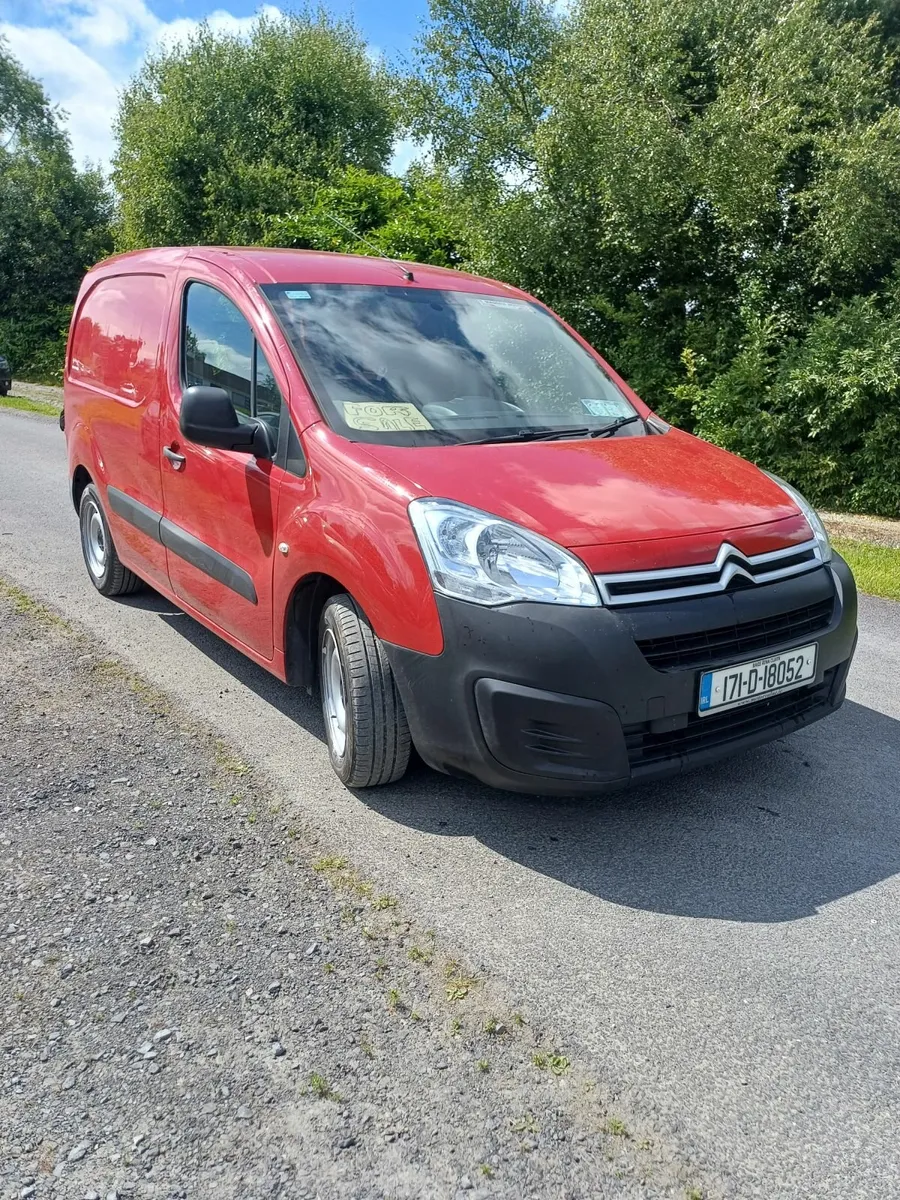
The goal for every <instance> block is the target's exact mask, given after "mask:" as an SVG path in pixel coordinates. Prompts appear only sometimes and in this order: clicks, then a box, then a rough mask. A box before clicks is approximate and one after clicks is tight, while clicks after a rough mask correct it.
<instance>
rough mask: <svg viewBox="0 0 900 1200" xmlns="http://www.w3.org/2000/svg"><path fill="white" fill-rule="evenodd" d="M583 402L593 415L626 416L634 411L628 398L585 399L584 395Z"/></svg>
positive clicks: (584, 406) (583, 405)
mask: <svg viewBox="0 0 900 1200" xmlns="http://www.w3.org/2000/svg"><path fill="white" fill-rule="evenodd" d="M581 404H582V407H583V408H584V409H586V411H587V412H589V413H590V414H591V416H592V417H626V416H631V413H632V411H633V410H632V408H631V405H630V404H629V403H628V402H627V401H626V400H585V399H584V397H582V400H581Z"/></svg>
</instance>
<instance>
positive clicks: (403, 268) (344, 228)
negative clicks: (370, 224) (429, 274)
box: [327, 212, 415, 283]
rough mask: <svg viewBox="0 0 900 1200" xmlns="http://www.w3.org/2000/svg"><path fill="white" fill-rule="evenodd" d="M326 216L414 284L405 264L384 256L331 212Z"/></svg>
mask: <svg viewBox="0 0 900 1200" xmlns="http://www.w3.org/2000/svg"><path fill="white" fill-rule="evenodd" d="M327 216H329V217H331V219H332V221H334V223H335V225H340V227H341V229H343V230H344V232H345V233H349V234H352V236H353V237H355V238H356V240H357V241H358V242H362V243H363V245H364V246H368V247H369V249H370V250H374V251H375V253H376V254H377V255H378V257H379V258H383V259H385V260H386V261H387V262H389V263H393V264H394V266H395V267H399V268H400V270H401V271H402V272H403V278H404V279H408V280H409V281H410V282H411V283H415V276H414V275H413V273H412V271H411V270H410V269H409V267H408V266H406V264H405V263H402V262H400V261H399V260H398V259H396V258H391V256H390V255H389V254H385V252H384V251H383V250H380V249H379V248H378V247H377V246H376V245H375V243H374V242H370V241H369V239H368V238H366V237H363V235H362V234H361V233H360V232H359V230H357V229H354V228H353V226H352V225H348V224H347V222H346V221H342V220H341V218H340V217H336V216H335V215H334V213H333V212H330V213H327Z"/></svg>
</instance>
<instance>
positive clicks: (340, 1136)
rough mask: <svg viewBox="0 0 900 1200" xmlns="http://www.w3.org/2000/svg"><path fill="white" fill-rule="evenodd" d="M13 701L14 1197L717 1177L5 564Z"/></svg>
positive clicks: (7, 828)
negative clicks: (681, 1152) (12, 584)
mask: <svg viewBox="0 0 900 1200" xmlns="http://www.w3.org/2000/svg"><path fill="white" fill-rule="evenodd" d="M0 722H2V728H3V731H4V737H3V739H2V742H0V778H2V779H3V781H4V783H3V787H2V790H0V863H2V873H3V884H2V891H0V967H2V969H0V1005H2V1011H3V1014H4V1020H3V1029H2V1034H0V1196H2V1197H3V1198H4V1200H6V1198H9V1200H12V1198H13V1197H31V1196H34V1197H60V1198H64V1200H70V1198H71V1200H84V1198H87V1197H96V1198H98V1200H101V1198H102V1200H109V1198H110V1197H114V1198H116V1200H122V1198H130V1197H167V1198H171V1200H185V1198H188V1197H191V1198H193V1197H196V1198H197V1200H207V1198H209V1197H224V1198H234V1200H264V1198H269V1197H286V1198H288V1197H289V1198H291V1200H294V1198H296V1200H305V1198H307V1197H308V1198H310V1200H312V1198H313V1197H322V1200H326V1198H331V1197H353V1198H356V1197H359V1198H360V1200H362V1198H363V1197H365V1198H366V1200H369V1198H372V1200H376V1198H380V1197H385V1198H386V1197H388V1196H390V1197H392V1198H394V1200H399V1198H401V1197H410V1198H413V1197H424V1196H438V1197H452V1198H455V1200H459V1198H460V1197H462V1198H469V1197H473V1198H474V1197H482V1198H483V1197H494V1196H502V1197H510V1198H512V1197H515V1198H516V1200H518V1198H521V1197H535V1198H540V1200H546V1198H550V1197H560V1198H561V1200H562V1198H563V1197H572V1198H574V1197H579V1198H580V1197H610V1198H614V1200H617V1198H619V1197H622V1198H626V1200H630V1198H632V1197H647V1198H649V1197H678V1198H679V1200H683V1198H684V1197H685V1196H689V1195H690V1196H697V1197H699V1196H703V1197H704V1198H706V1197H708V1196H711V1195H713V1194H715V1193H716V1189H715V1188H714V1187H709V1186H708V1185H707V1184H705V1183H704V1184H703V1185H702V1187H701V1185H700V1184H698V1183H697V1182H696V1179H697V1177H696V1174H695V1173H694V1172H692V1171H690V1170H689V1169H687V1168H685V1167H684V1166H682V1165H680V1164H678V1163H677V1162H676V1161H675V1160H674V1159H673V1157H672V1155H671V1154H670V1153H669V1152H668V1150H667V1148H666V1146H665V1145H664V1144H662V1143H661V1142H660V1141H659V1140H658V1139H657V1138H656V1137H655V1136H654V1134H653V1131H652V1130H650V1131H648V1130H646V1129H643V1128H642V1127H641V1125H640V1122H639V1121H638V1120H636V1119H635V1118H634V1117H633V1116H632V1115H631V1114H629V1113H626V1112H623V1111H622V1110H621V1109H620V1108H619V1107H618V1106H617V1105H616V1103H615V1098H614V1097H610V1096H609V1095H608V1094H606V1093H605V1092H604V1091H603V1088H602V1086H601V1085H600V1084H598V1083H597V1082H596V1081H594V1080H591V1079H588V1078H586V1077H585V1076H584V1075H583V1074H582V1073H581V1072H580V1071H579V1067H578V1064H577V1063H570V1062H569V1060H568V1058H567V1057H566V1054H565V1048H564V1047H559V1046H557V1045H556V1044H555V1042H554V1040H553V1037H552V1031H549V1030H538V1029H535V1028H533V1027H532V1025H531V1024H530V1023H529V1022H528V1020H527V1017H522V1016H521V1015H520V1014H517V1013H514V1012H512V1011H510V1008H509V1006H508V1004H507V1003H506V1001H505V1000H504V998H503V997H502V996H500V995H499V993H497V992H496V991H495V990H493V989H492V987H491V985H490V981H488V980H485V979H483V978H479V976H478V973H477V972H473V971H472V970H471V969H470V968H469V967H467V966H466V965H465V964H464V963H463V962H461V961H459V960H458V959H457V957H456V956H455V955H454V953H453V951H452V949H451V948H445V947H441V946H439V945H437V944H436V941H435V938H434V936H433V935H431V934H430V933H429V932H428V931H425V930H422V929H419V928H417V927H416V926H415V925H413V924H412V923H411V922H410V921H409V920H407V919H406V918H405V917H404V915H403V912H402V911H401V909H400V907H399V905H398V904H397V902H396V901H395V900H394V899H393V897H391V896H389V895H385V894H382V893H381V892H380V891H379V888H378V886H377V884H376V883H375V882H373V881H370V880H365V879H362V878H360V877H359V876H358V875H357V874H356V872H355V871H354V870H353V869H352V867H351V866H350V865H348V864H347V863H346V862H345V861H344V860H343V859H341V858H337V857H335V856H333V855H329V854H328V853H327V851H326V850H324V849H323V847H321V846H318V845H316V844H315V843H314V840H313V838H312V835H311V834H309V833H308V832H307V831H305V830H304V829H303V827H302V825H300V824H298V823H296V821H295V820H293V819H292V818H291V817H290V816H289V815H288V814H287V813H286V812H285V810H284V809H283V807H282V802H281V800H280V798H279V797H278V796H277V795H276V794H275V793H274V792H273V790H272V788H271V786H270V785H269V783H268V781H267V780H266V779H265V778H264V777H263V776H262V775H260V774H258V773H257V772H255V771H254V770H253V769H252V768H251V767H250V766H249V765H248V764H245V763H243V762H242V761H241V760H240V759H239V758H237V757H236V756H235V755H234V753H233V752H231V751H230V750H229V748H228V747H227V746H225V745H223V744H222V743H221V742H217V741H216V740H215V738H214V737H213V736H212V735H211V734H210V733H209V732H208V731H206V730H204V729H202V728H198V727H197V726H196V724H191V723H189V722H188V721H187V719H186V718H184V717H183V716H182V715H181V714H180V713H179V712H178V711H177V709H175V708H174V707H173V706H172V705H171V704H170V702H169V700H168V699H167V697H165V696H164V695H162V694H160V693H157V692H156V691H154V690H153V689H152V688H151V687H149V686H148V685H147V684H146V683H145V682H143V681H142V680H141V679H139V678H138V677H136V676H133V675H131V674H130V673H129V672H128V671H127V670H126V669H125V668H123V667H122V666H121V665H120V664H118V663H117V662H115V661H111V660H109V659H108V658H106V657H105V656H104V653H103V651H102V650H101V649H100V648H99V647H98V645H97V644H96V643H94V642H93V641H92V640H91V639H90V638H88V637H86V636H85V635H83V634H81V633H76V632H75V631H73V630H72V629H71V628H70V627H68V626H67V625H65V623H63V622H61V621H60V620H59V619H58V618H56V617H53V616H52V614H49V613H47V611H46V610H44V609H42V608H41V607H40V606H39V605H35V604H34V603H32V602H31V601H30V600H28V598H27V597H24V596H23V595H22V594H21V593H18V592H16V591H15V590H14V589H12V588H8V587H7V588H4V587H3V586H2V585H0ZM694 1188H697V1190H696V1191H694V1190H693V1189H694Z"/></svg>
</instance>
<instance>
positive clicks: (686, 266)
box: [410, 0, 900, 513]
mask: <svg viewBox="0 0 900 1200" xmlns="http://www.w3.org/2000/svg"><path fill="white" fill-rule="evenodd" d="M432 11H433V15H434V24H433V26H432V30H431V32H430V34H429V35H428V36H427V37H426V39H425V41H424V43H423V45H422V48H421V51H420V66H419V75H420V78H424V79H425V80H426V81H430V86H431V91H430V93H429V92H427V91H423V92H422V93H421V98H420V100H419V103H420V105H422V107H421V109H420V111H419V114H418V118H417V119H418V125H417V126H416V128H418V129H419V130H420V131H423V132H428V133H430V134H431V136H432V139H433V144H434V147H435V153H436V156H437V159H438V162H439V163H441V164H442V165H443V166H444V168H445V169H446V170H448V171H449V172H450V175H451V178H454V179H455V180H457V181H458V183H459V184H461V185H463V184H464V185H466V186H468V180H469V178H470V177H471V176H472V173H473V170H474V169H475V167H478V169H479V171H480V176H479V193H478V198H477V201H476V202H474V203H469V204H468V205H467V204H466V201H465V198H463V200H462V201H459V202H458V204H457V208H458V211H459V212H462V213H464V214H465V216H466V221H467V225H468V232H467V236H466V239H465V240H466V242H467V244H468V245H469V247H470V257H471V262H472V264H473V265H474V266H475V268H476V269H479V270H483V271H485V272H487V273H490V274H494V275H498V276H500V277H501V278H504V279H507V280H509V281H511V282H514V283H516V284H518V285H520V286H522V287H524V288H526V289H527V290H529V291H532V292H534V293H536V294H537V295H539V296H540V297H541V298H542V299H544V300H546V301H547V302H548V303H550V304H551V305H552V306H553V307H554V308H556V309H557V310H558V311H560V312H561V313H562V314H563V315H564V316H565V317H566V318H567V319H569V320H570V321H571V322H572V323H573V324H574V325H575V326H576V327H577V328H578V329H579V330H580V331H581V332H582V333H583V334H584V335H585V336H586V337H588V338H589V339H590V340H591V341H593V343H594V344H595V345H597V346H598V347H599V348H600V349H601V350H602V351H603V352H604V353H605V354H606V355H607V357H609V358H610V360H611V361H612V362H613V363H614V364H615V366H616V367H617V368H618V369H619V370H620V371H621V372H622V373H623V374H624V375H625V376H626V377H627V378H628V379H629V381H630V382H631V383H632V384H633V385H634V386H635V387H636V389H637V390H638V391H639V392H640V393H641V394H642V395H643V396H644V398H645V399H646V400H647V401H648V402H649V403H650V404H652V405H653V406H654V407H656V408H658V409H659V410H660V411H661V412H662V413H663V414H664V415H666V416H668V417H669V418H670V419H673V420H675V421H677V422H679V423H680V424H682V425H684V426H685V427H687V428H688V429H694V430H696V431H697V432H699V433H701V434H702V435H704V436H707V437H712V438H714V439H715V440H717V441H719V442H721V443H722V444H723V445H726V446H728V447H730V448H732V449H735V450H737V451H738V452H740V453H743V454H747V455H749V456H750V457H754V458H756V459H758V460H759V461H761V462H763V463H764V464H765V465H767V466H770V467H774V468H776V469H778V470H780V471H782V473H784V474H786V475H788V476H789V477H790V478H791V479H792V480H794V481H795V482H796V483H797V484H798V485H800V486H801V487H804V488H806V489H807V490H808V491H809V493H810V495H811V497H812V498H813V499H814V500H817V501H819V502H828V503H841V504H844V505H845V506H847V507H851V508H854V509H864V508H867V507H868V508H870V509H873V510H875V511H882V512H888V513H896V512H898V511H900V491H898V488H897V474H896V472H897V469H898V468H897V466H896V464H897V462H898V456H897V452H896V449H894V447H895V446H896V444H897V443H896V435H897V433H898V432H900V430H898V426H897V421H898V418H897V415H896V414H897V411H898V402H900V379H898V376H897V365H898V364H897V362H896V358H895V344H896V320H897V311H898V310H897V302H896V299H895V295H896V288H895V285H894V284H893V283H892V282H891V281H892V279H893V277H894V271H895V265H896V264H897V262H898V258H900V136H898V134H900V105H898V88H900V66H898V58H897V54H896V50H897V44H898V33H900V21H898V19H897V13H896V6H895V5H891V4H888V3H887V0H885V2H884V3H881V2H878V3H876V2H875V0H851V2H850V3H843V2H842V3H838V2H837V0H580V2H577V3H576V4H575V5H574V6H573V7H572V8H571V9H570V10H569V13H568V16H567V17H566V18H565V20H564V22H563V23H562V24H560V25H555V26H553V24H552V17H550V16H549V15H547V17H546V19H547V21H548V22H549V23H550V26H552V32H551V33H550V34H548V36H547V38H546V39H545V40H544V41H542V42H540V43H539V44H538V43H537V42H536V41H535V39H534V37H533V27H532V26H528V25H526V23H525V22H524V21H519V23H518V24H517V23H516V21H515V20H512V19H510V17H509V13H510V9H508V8H504V10H503V11H504V12H506V13H507V19H506V21H505V24H504V25H503V30H502V36H501V35H499V34H498V32H497V27H496V24H495V23H492V20H491V18H490V16H489V13H488V10H487V8H485V7H482V6H481V5H480V4H479V3H476V0H451V2H449V3H448V2H447V0H433V4H432ZM526 11H527V12H528V13H530V14H532V16H534V15H535V14H537V13H539V12H542V11H543V10H541V9H539V8H537V7H535V6H533V5H529V4H526V3H525V0H522V2H521V3H519V2H518V0H517V2H515V3H513V4H512V12H513V13H519V14H522V13H525V12H526ZM882 18H884V20H882ZM504 39H505V41H504ZM510 39H517V40H516V41H515V44H514V45H513V46H509V45H508V42H509V40H510ZM467 44H468V45H470V46H472V47H474V46H475V45H478V46H481V45H487V46H489V47H492V48H494V50H495V51H496V53H497V55H498V56H499V57H501V58H502V56H503V53H506V59H507V64H508V69H509V70H510V71H513V73H514V75H515V77H516V78H520V79H523V80H525V81H526V91H525V93H524V94H525V95H526V96H528V97H529V99H528V103H527V106H526V107H527V112H528V113H530V114H531V117H532V120H531V123H526V122H523V121H522V120H521V119H518V118H517V119H513V117H512V116H511V113H512V112H513V111H514V106H512V105H511V104H510V103H503V104H501V103H500V98H501V97H502V96H504V95H508V94H511V93H510V90H509V89H505V90H504V89H502V88H500V89H493V90H492V89H491V86H490V84H489V82H488V79H489V75H490V72H487V71H486V68H483V69H482V73H481V75H480V76H479V74H478V70H477V63H473V62H472V61H471V56H470V59H469V60H468V61H467V60H466V56H465V54H464V48H465V46H466V45H467ZM473 53H474V49H473ZM476 57H477V56H476ZM479 61H480V60H479ZM479 79H480V80H481V84H482V85H483V86H482V87H481V90H479V86H477V84H478V80H479ZM528 89H530V90H528ZM410 95H411V96H412V98H413V99H412V103H413V104H415V102H416V93H415V92H412V93H410ZM434 96H437V97H438V98H439V99H440V101H441V104H442V106H443V107H442V108H440V109H438V110H435V111H437V113H438V116H437V117H434V116H430V115H429V111H428V109H427V104H428V103H430V102H431V99H432V98H433V97H434ZM524 111H526V109H525V108H522V109H521V110H520V115H521V112H524ZM448 114H449V116H448ZM451 117H455V119H456V120H457V121H458V122H460V123H461V125H464V124H466V123H467V124H468V125H469V126H470V127H471V128H472V129H473V130H478V134H477V136H475V137H474V140H473V143H472V146H470V147H468V148H467V147H466V146H465V145H463V144H462V142H461V140H460V139H458V138H455V137H453V136H449V135H447V136H441V130H440V126H441V124H442V123H443V124H444V126H445V127H446V128H447V129H448V130H449V131H450V132H451V133H452V131H453V129H454V126H453V122H452V120H451V119H450V118H451ZM510 139H512V140H513V141H514V142H515V146H514V147H513V148H512V149H511V148H510ZM480 145H484V146H487V147H489V148H490V152H489V153H487V154H486V155H481V154H480V152H479V151H478V146H480ZM529 164H530V165H529ZM516 166H522V167H523V169H525V168H527V169H525V174H524V175H520V176H518V177H517V176H516V175H515V173H514V172H513V173H511V171H510V167H516ZM491 173H492V180H493V192H492V193H491V190H490V189H491V182H490V180H489V179H486V176H490V175H491ZM486 196H490V197H491V201H490V203H486V202H485V197H486Z"/></svg>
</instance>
